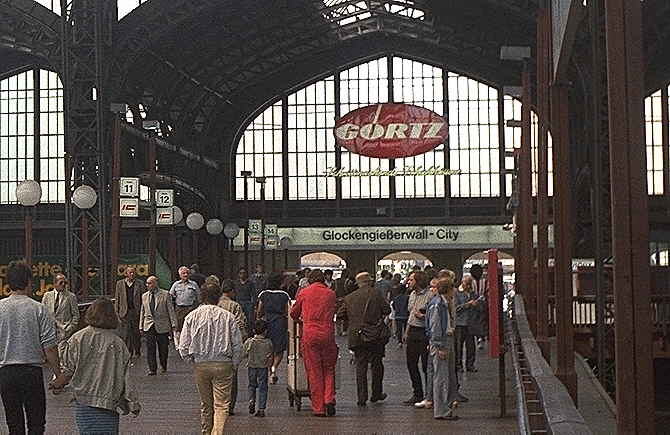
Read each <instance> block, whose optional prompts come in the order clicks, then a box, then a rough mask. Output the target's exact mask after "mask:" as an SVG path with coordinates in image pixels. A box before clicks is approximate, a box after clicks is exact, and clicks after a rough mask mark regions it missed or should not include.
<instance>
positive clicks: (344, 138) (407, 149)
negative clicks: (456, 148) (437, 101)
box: [333, 103, 449, 159]
mask: <svg viewBox="0 0 670 435" xmlns="http://www.w3.org/2000/svg"><path fill="white" fill-rule="evenodd" d="M333 132H334V134H335V141H336V142H337V144H338V145H340V146H342V147H344V148H346V149H348V150H349V151H351V152H353V153H356V154H360V155H362V156H367V157H378V158H382V159H397V158H403V157H411V156H416V155H419V154H423V153H425V152H427V151H430V150H432V149H433V148H435V147H436V146H438V145H440V144H442V143H444V142H445V140H446V139H447V135H448V133H449V124H448V123H447V120H446V118H445V117H443V116H440V115H438V114H437V113H435V112H433V111H432V110H428V109H426V108H424V107H419V106H415V105H412V104H401V103H383V104H374V105H372V106H366V107H361V108H359V109H356V110H354V111H352V112H349V113H348V114H346V115H344V116H343V117H342V118H340V119H339V120H338V121H337V123H336V124H335V128H334V129H333Z"/></svg>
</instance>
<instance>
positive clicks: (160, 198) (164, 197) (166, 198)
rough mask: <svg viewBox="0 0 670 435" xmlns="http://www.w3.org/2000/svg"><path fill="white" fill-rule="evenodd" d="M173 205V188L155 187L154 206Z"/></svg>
mask: <svg viewBox="0 0 670 435" xmlns="http://www.w3.org/2000/svg"><path fill="white" fill-rule="evenodd" d="M173 205H174V190H172V189H156V207H172V206H173Z"/></svg>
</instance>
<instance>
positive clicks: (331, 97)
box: [233, 56, 553, 200]
mask: <svg viewBox="0 0 670 435" xmlns="http://www.w3.org/2000/svg"><path fill="white" fill-rule="evenodd" d="M385 102H398V103H408V104H414V105H417V106H421V107H425V108H427V109H430V110H432V111H434V112H436V113H438V114H440V115H444V114H446V116H447V118H448V121H449V137H448V139H447V141H446V142H447V143H445V144H440V145H439V146H437V147H436V148H434V149H433V150H431V151H428V152H426V153H424V154H421V155H418V156H414V157H409V158H404V159H394V160H389V159H377V158H369V157H364V156H360V155H358V154H354V153H351V152H349V151H347V150H346V149H339V148H338V147H336V145H335V139H334V136H333V132H332V129H333V126H334V125H335V119H336V116H343V115H345V114H347V113H349V112H350V111H352V110H355V109H357V108H360V107H364V106H368V105H372V104H377V103H385ZM284 105H286V107H285V108H284ZM284 110H285V111H286V113H287V116H286V119H281V114H282V113H283V111H284ZM501 112H502V117H503V119H500V118H501V116H500V114H501ZM520 119H521V103H520V102H519V101H518V100H516V99H513V98H511V97H505V96H503V95H502V94H501V93H500V91H499V90H498V89H496V88H495V87H491V86H489V85H487V84H485V83H482V82H479V81H477V80H474V79H472V78H470V77H466V76H463V75H460V74H457V73H454V72H451V71H448V70H447V69H446V68H443V67H439V66H434V65H429V64H426V63H422V62H419V61H416V60H412V59H407V58H403V57H398V56H383V57H380V58H377V59H373V60H370V61H366V62H363V63H361V64H359V65H355V66H352V67H350V68H346V69H342V70H339V71H334V72H333V74H332V75H330V76H328V77H326V78H324V79H322V80H319V81H317V82H315V83H312V84H309V85H307V86H305V87H303V88H301V89H298V90H296V91H292V92H290V93H288V94H287V95H284V96H283V97H282V98H281V99H280V100H279V101H277V102H275V103H274V104H272V106H270V107H269V108H267V109H265V110H264V111H263V112H261V113H260V114H259V115H258V116H257V117H256V118H255V119H254V120H253V121H252V122H251V123H250V124H249V125H248V126H247V128H246V130H245V131H244V132H243V133H242V134H241V135H240V139H239V142H238V147H237V153H236V158H235V159H234V162H235V163H234V165H235V167H234V168H233V170H234V171H235V174H236V189H235V190H236V192H235V197H236V199H238V200H241V199H243V198H244V189H243V187H244V184H243V183H244V180H243V177H242V176H241V171H252V173H253V176H264V177H267V178H268V179H272V180H273V181H272V183H271V184H272V185H273V187H272V189H271V191H270V189H268V190H267V191H266V198H267V199H275V200H279V199H288V200H316V199H336V198H337V192H338V183H339V185H340V186H341V189H340V190H341V198H342V199H375V198H378V199H383V198H390V197H391V196H395V197H396V198H443V197H445V196H447V195H449V196H451V197H496V196H500V195H502V194H505V195H507V196H509V195H510V194H511V192H512V174H511V173H506V175H504V179H505V180H506V183H505V184H503V185H501V179H502V178H501V176H502V173H501V170H502V169H503V168H505V169H508V170H511V169H513V168H514V158H513V157H509V156H505V155H504V153H503V150H508V151H512V150H513V149H514V148H518V147H519V146H520V144H521V140H520V139H521V129H520V128H518V127H512V126H507V125H504V126H502V128H501V125H500V123H501V122H503V123H504V122H505V121H507V120H520ZM532 119H533V135H534V137H533V142H532V144H533V147H534V148H535V149H536V136H537V116H536V115H535V114H533V115H532ZM283 129H285V130H286V135H284V133H283V131H284V130H283ZM501 131H502V132H503V137H501ZM251 143H253V144H259V143H262V144H263V146H262V147H261V146H259V145H255V146H253V147H252V146H250V145H249V144H251ZM550 146H551V145H550ZM501 153H502V154H501ZM534 155H536V153H534ZM282 157H283V158H285V160H282ZM338 157H339V158H338ZM536 160H537V159H536V158H534V159H533V170H534V171H535V173H536V172H537V170H536V166H537V164H536ZM282 161H286V162H287V163H288V164H287V165H286V167H284V166H283V165H282ZM549 167H550V171H551V152H550V153H549ZM332 168H336V169H341V170H342V171H374V170H376V169H379V170H382V171H388V170H391V169H398V170H401V169H408V168H415V169H419V168H421V169H424V170H428V169H431V168H436V169H440V170H452V171H456V172H457V173H455V174H451V175H396V176H388V175H369V174H365V175H364V176H346V177H332V176H329V175H328V174H327V172H328V170H329V169H332ZM282 170H284V173H283V174H282ZM419 170H420V169H419ZM551 176H552V174H551V172H550V174H549V192H550V194H551V193H552V191H553V189H552V180H551ZM282 177H284V178H286V184H283V182H282ZM536 184H537V183H536V181H535V182H534V191H535V190H536V189H535V186H536ZM284 186H288V189H287V190H286V191H284V190H283V189H284ZM248 190H249V191H248V198H249V199H260V196H259V194H260V192H259V189H258V188H252V187H251V185H249V186H248Z"/></svg>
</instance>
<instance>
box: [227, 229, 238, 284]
mask: <svg viewBox="0 0 670 435" xmlns="http://www.w3.org/2000/svg"><path fill="white" fill-rule="evenodd" d="M239 234H240V227H239V226H237V224H236V223H227V224H226V226H225V227H223V235H224V236H225V237H226V238H227V239H228V243H229V245H228V246H229V250H230V259H229V261H228V263H229V264H230V266H228V267H229V269H230V274H229V275H228V276H230V277H231V278H232V277H233V252H234V251H235V244H234V241H235V237H237V236H238V235H239Z"/></svg>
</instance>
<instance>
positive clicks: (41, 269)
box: [0, 253, 173, 300]
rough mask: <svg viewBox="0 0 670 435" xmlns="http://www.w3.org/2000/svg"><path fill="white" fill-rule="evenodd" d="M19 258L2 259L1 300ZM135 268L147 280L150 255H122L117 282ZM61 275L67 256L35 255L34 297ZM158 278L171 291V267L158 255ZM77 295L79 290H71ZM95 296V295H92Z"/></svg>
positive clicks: (92, 277)
mask: <svg viewBox="0 0 670 435" xmlns="http://www.w3.org/2000/svg"><path fill="white" fill-rule="evenodd" d="M15 259H18V258H6V257H5V258H0V298H2V297H5V296H9V285H8V284H7V266H8V265H9V263H10V261H12V260H15ZM128 266H134V267H135V269H136V273H137V277H138V278H139V279H144V280H146V278H147V276H148V274H149V256H148V255H133V254H129V255H121V257H120V259H119V267H118V269H117V276H116V277H115V279H116V280H119V279H122V278H123V276H124V275H123V274H124V273H125V270H126V267H128ZM59 273H65V256H55V255H51V256H50V255H35V256H33V289H34V293H33V297H35V298H36V299H38V300H39V299H41V298H42V296H43V295H44V293H46V292H48V291H50V290H52V289H53V284H54V278H55V276H56V275H58V274H59ZM88 275H89V280H91V281H93V282H94V281H95V280H96V279H98V276H97V275H98V274H97V271H96V270H94V269H91V270H89V274H88ZM156 276H157V277H158V282H159V285H160V286H161V288H164V289H169V288H170V285H172V281H173V274H172V273H171V272H170V267H169V266H168V264H167V263H166V262H165V260H164V259H163V257H162V256H161V255H160V254H158V253H157V254H156ZM69 290H70V291H72V292H74V293H75V294H76V293H78V291H79V289H69ZM91 296H95V295H91Z"/></svg>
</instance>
